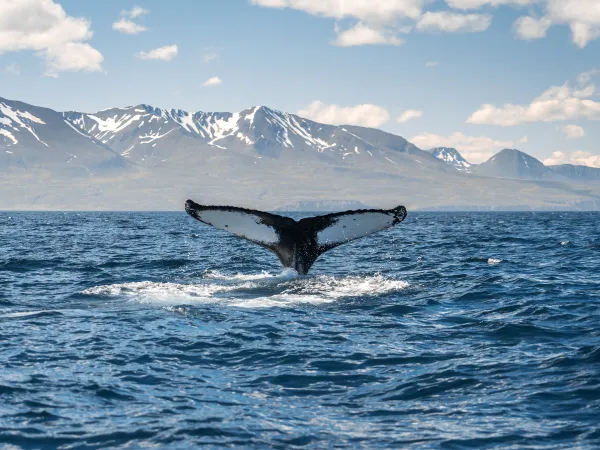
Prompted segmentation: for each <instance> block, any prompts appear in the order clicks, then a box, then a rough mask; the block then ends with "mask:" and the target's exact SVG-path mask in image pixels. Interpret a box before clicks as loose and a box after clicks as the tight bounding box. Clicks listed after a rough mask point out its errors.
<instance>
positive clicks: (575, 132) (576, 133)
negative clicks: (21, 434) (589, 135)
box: [561, 125, 585, 139]
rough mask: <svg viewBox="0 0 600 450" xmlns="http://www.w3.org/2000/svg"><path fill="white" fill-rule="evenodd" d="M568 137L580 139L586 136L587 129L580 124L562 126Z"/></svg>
mask: <svg viewBox="0 0 600 450" xmlns="http://www.w3.org/2000/svg"><path fill="white" fill-rule="evenodd" d="M561 130H562V132H563V133H565V135H566V136H567V139H578V138H582V137H584V136H585V130H584V129H583V128H582V127H580V126H579V125H565V126H564V127H562V128H561Z"/></svg>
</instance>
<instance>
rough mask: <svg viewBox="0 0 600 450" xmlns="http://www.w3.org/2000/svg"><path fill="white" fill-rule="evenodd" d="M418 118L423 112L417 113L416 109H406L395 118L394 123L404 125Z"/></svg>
mask: <svg viewBox="0 0 600 450" xmlns="http://www.w3.org/2000/svg"><path fill="white" fill-rule="evenodd" d="M419 117H423V111H419V110H417V109H407V110H406V111H404V112H403V113H402V114H400V115H399V116H398V117H396V122H398V123H406V122H408V121H409V120H412V119H418V118H419Z"/></svg>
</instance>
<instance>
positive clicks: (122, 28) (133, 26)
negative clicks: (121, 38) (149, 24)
mask: <svg viewBox="0 0 600 450" xmlns="http://www.w3.org/2000/svg"><path fill="white" fill-rule="evenodd" d="M149 13H150V11H149V10H147V9H145V8H142V7H141V6H137V5H136V6H134V7H133V8H131V9H130V10H124V11H121V19H119V20H117V21H116V22H114V23H113V24H112V27H113V30H115V31H118V32H120V33H126V34H138V33H141V32H143V31H146V30H147V28H146V27H144V26H142V25H140V24H138V23H136V22H134V21H133V20H131V19H136V18H138V17H140V16H143V15H146V14H149Z"/></svg>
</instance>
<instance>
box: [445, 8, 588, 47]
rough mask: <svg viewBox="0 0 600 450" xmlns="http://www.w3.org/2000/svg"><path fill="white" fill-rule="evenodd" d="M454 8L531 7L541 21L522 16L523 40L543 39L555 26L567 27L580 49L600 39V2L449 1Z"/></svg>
mask: <svg viewBox="0 0 600 450" xmlns="http://www.w3.org/2000/svg"><path fill="white" fill-rule="evenodd" d="M446 3H447V4H448V6H450V7H451V8H454V9H461V10H466V9H480V8H483V7H486V6H491V7H496V6H500V5H510V6H513V7H525V6H528V7H529V9H530V12H531V11H536V13H537V14H538V15H539V17H540V18H535V17H533V16H531V15H530V16H525V17H520V18H519V19H517V20H516V22H515V24H514V28H515V32H516V34H517V37H519V38H520V39H540V38H543V37H545V36H546V34H547V31H548V29H549V28H550V27H551V26H552V25H567V26H568V27H569V28H570V30H571V40H572V41H573V43H574V44H575V45H577V46H578V47H581V48H583V47H585V46H586V45H587V44H588V43H589V42H590V41H592V40H594V39H598V38H599V37H600V2H598V0H446Z"/></svg>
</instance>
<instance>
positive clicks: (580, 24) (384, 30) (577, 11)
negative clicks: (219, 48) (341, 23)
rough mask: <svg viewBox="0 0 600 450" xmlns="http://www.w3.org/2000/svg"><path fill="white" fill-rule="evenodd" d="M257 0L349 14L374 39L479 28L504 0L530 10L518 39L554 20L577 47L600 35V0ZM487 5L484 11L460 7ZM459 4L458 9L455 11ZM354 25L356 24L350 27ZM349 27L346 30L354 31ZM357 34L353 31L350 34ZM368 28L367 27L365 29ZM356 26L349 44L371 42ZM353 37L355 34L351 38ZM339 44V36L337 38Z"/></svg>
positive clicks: (537, 33)
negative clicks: (443, 7) (441, 4)
mask: <svg viewBox="0 0 600 450" xmlns="http://www.w3.org/2000/svg"><path fill="white" fill-rule="evenodd" d="M250 2H251V3H252V4H254V5H258V6H263V7H265V8H279V9H283V8H289V9H295V10H298V11H304V12H306V13H308V14H312V15H314V16H320V17H329V18H334V19H336V20H341V19H349V20H354V21H356V22H358V23H362V24H366V26H368V28H369V29H370V30H376V31H378V32H379V33H380V36H379V38H378V39H376V41H377V42H376V43H378V44H384V43H387V44H394V45H397V44H396V41H395V40H390V39H389V38H388V40H387V42H385V41H384V40H383V39H382V36H384V37H385V36H390V35H391V36H396V34H397V33H396V32H395V31H394V30H395V29H396V28H397V27H398V26H401V25H405V24H406V23H411V22H412V23H415V24H416V25H417V27H416V28H417V30H422V31H423V30H427V31H432V30H436V31H442V32H477V31H484V30H486V29H487V28H488V27H489V25H490V23H491V20H492V16H491V15H490V14H488V12H489V13H495V12H496V8H497V7H500V6H503V5H505V6H509V7H513V8H517V9H524V8H527V11H528V14H529V15H528V16H524V17H520V18H519V19H517V20H516V21H515V23H514V30H515V33H516V35H517V37H518V38H519V39H540V38H542V37H545V36H546V34H547V32H548V29H549V28H550V27H551V26H553V25H566V26H568V27H569V28H570V30H571V40H572V41H573V43H575V45H577V46H579V47H582V48H583V47H585V46H586V45H587V44H588V43H589V42H590V41H592V40H594V39H598V38H599V37H600V2H599V1H598V0H445V2H446V4H447V5H448V6H449V7H450V8H451V10H450V11H425V7H427V6H429V5H432V4H433V3H434V1H433V0H343V1H342V0H250ZM483 8H486V9H487V10H488V11H486V14H474V13H471V12H469V13H468V14H462V13H457V12H455V11H461V12H462V11H476V10H480V9H483ZM452 10H455V11H452ZM350 30H352V28H351V29H350ZM350 30H348V31H350ZM353 34H354V35H355V36H352V35H353ZM364 34H366V33H364ZM356 35H358V31H357V30H354V31H352V32H351V33H350V35H349V36H347V37H346V39H347V41H346V42H348V44H346V46H349V45H350V44H349V43H350V42H354V44H352V45H365V44H370V43H373V42H372V41H373V39H374V37H373V33H371V35H372V37H371V38H370V39H367V38H365V39H358V38H357V37H356ZM350 37H354V39H350ZM334 43H336V44H337V40H335V41H334Z"/></svg>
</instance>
